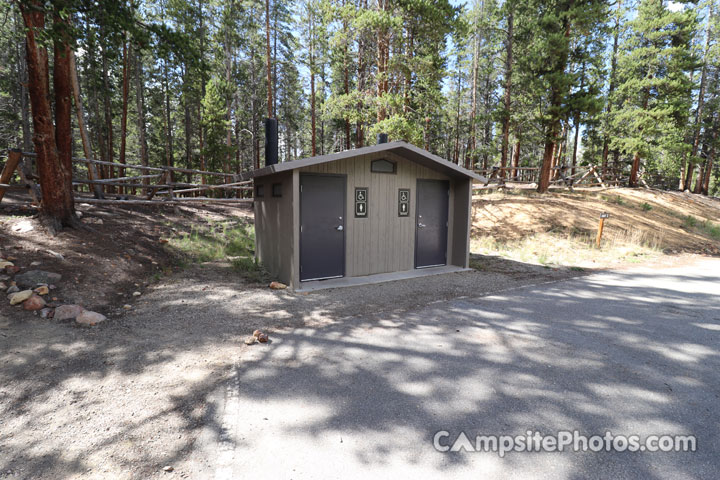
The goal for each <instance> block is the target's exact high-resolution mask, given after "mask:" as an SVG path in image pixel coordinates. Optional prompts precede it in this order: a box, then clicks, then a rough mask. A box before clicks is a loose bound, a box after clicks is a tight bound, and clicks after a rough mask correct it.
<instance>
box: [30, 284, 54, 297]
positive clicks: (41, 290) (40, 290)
mask: <svg viewBox="0 0 720 480" xmlns="http://www.w3.org/2000/svg"><path fill="white" fill-rule="evenodd" d="M33 292H35V293H37V294H38V295H47V294H48V293H50V289H49V288H48V286H47V285H40V286H39V287H37V288H36V289H35V290H33Z"/></svg>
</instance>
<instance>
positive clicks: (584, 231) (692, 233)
mask: <svg viewBox="0 0 720 480" xmlns="http://www.w3.org/2000/svg"><path fill="white" fill-rule="evenodd" d="M603 212H607V213H609V214H610V218H609V219H608V220H607V221H606V222H605V233H604V238H607V239H609V240H610V241H614V240H617V241H621V242H622V241H625V240H630V241H634V242H639V243H645V244H650V245H652V246H653V247H657V248H659V249H661V250H662V251H663V252H664V253H666V254H677V253H698V254H710V255H718V254H720V233H716V236H715V237H713V236H712V235H709V234H708V231H707V230H706V229H703V223H704V222H705V221H709V222H713V224H714V225H715V226H720V199H717V198H712V197H710V198H708V197H703V196H700V195H694V194H689V193H681V192H665V191H659V190H645V189H627V188H617V189H603V190H600V189H576V190H575V192H573V193H571V192H568V191H564V192H554V193H550V194H547V195H538V194H535V193H534V192H530V193H528V192H525V191H512V190H510V191H507V192H504V193H491V194H485V195H480V196H476V197H474V202H473V221H472V234H473V236H481V235H488V236H491V237H493V238H495V239H497V240H499V241H511V240H517V239H520V238H523V237H526V236H528V235H532V234H537V233H541V232H552V233H565V234H573V235H577V236H585V237H587V238H589V239H591V240H593V239H594V238H595V234H596V231H597V228H598V220H599V218H600V214H601V213H603ZM693 219H694V220H693Z"/></svg>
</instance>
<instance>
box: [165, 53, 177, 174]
mask: <svg viewBox="0 0 720 480" xmlns="http://www.w3.org/2000/svg"><path fill="white" fill-rule="evenodd" d="M167 63H168V62H167V59H165V60H163V82H162V85H163V93H164V97H165V98H164V100H165V109H164V110H165V164H166V165H167V166H168V167H174V166H175V158H174V156H173V127H172V112H171V111H170V85H169V81H168V75H169V72H168V66H167ZM172 180H173V175H172V172H171V173H170V181H172Z"/></svg>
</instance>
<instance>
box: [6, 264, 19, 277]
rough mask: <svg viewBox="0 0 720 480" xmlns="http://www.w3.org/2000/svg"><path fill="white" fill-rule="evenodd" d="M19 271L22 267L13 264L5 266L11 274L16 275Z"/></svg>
mask: <svg viewBox="0 0 720 480" xmlns="http://www.w3.org/2000/svg"><path fill="white" fill-rule="evenodd" d="M19 271H20V267H17V266H15V265H13V266H11V267H5V272H6V273H9V274H10V275H15V274H16V273H18V272H19Z"/></svg>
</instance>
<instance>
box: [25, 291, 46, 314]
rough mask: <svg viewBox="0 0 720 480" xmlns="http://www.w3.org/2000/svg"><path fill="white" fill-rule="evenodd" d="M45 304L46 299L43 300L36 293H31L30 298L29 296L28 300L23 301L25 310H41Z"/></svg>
mask: <svg viewBox="0 0 720 480" xmlns="http://www.w3.org/2000/svg"><path fill="white" fill-rule="evenodd" d="M44 306H45V300H43V299H42V297H40V296H38V295H35V294H33V295H30V298H28V299H27V300H25V302H23V309H24V310H30V311H35V310H40V309H41V308H43V307H44Z"/></svg>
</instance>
